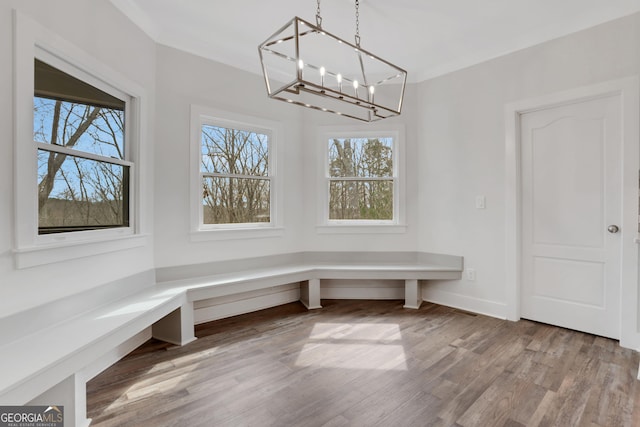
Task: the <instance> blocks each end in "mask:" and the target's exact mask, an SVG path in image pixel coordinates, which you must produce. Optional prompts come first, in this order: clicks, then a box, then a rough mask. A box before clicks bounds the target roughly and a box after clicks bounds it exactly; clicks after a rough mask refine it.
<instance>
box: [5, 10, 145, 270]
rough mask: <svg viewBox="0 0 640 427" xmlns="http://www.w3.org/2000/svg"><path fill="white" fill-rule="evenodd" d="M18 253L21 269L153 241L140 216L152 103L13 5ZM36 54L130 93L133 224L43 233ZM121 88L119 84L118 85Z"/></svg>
mask: <svg viewBox="0 0 640 427" xmlns="http://www.w3.org/2000/svg"><path fill="white" fill-rule="evenodd" d="M14 28H15V38H14V43H15V46H14V67H15V68H14V200H15V212H14V224H15V227H14V229H15V235H14V250H13V252H14V256H15V265H16V268H27V267H32V266H37V265H42V264H49V263H53V262H60V261H67V260H71V259H77V258H82V257H86V256H92V255H98V254H102V253H107V252H113V251H120V250H125V249H129V248H133V247H139V246H144V245H146V244H147V243H148V237H147V235H146V230H144V227H143V224H142V221H141V218H142V217H143V215H142V214H143V212H142V207H143V206H144V204H143V203H142V202H141V200H140V198H141V197H142V196H143V195H144V194H146V193H147V192H145V191H144V188H143V187H142V185H141V180H140V176H141V168H140V164H141V161H140V159H141V156H140V153H141V152H142V151H143V143H144V141H146V135H145V130H146V128H147V126H146V117H147V111H148V106H147V105H146V104H147V96H146V93H145V91H144V89H143V88H142V87H140V86H139V85H137V84H135V83H133V82H131V81H130V80H129V79H128V78H126V77H125V76H123V75H122V74H120V73H118V72H117V71H114V70H112V69H110V68H109V67H107V66H105V65H104V64H102V63H101V62H99V61H98V60H97V59H95V58H94V57H92V56H90V55H88V54H87V53H86V52H84V51H83V50H82V49H80V48H78V47H77V46H75V45H74V44H72V43H70V42H69V41H67V40H66V39H64V38H62V37H60V36H59V35H57V34H55V33H54V32H52V31H50V30H48V29H47V28H45V27H43V26H41V25H40V24H39V23H37V22H36V21H34V20H33V19H31V18H29V17H28V16H26V15H24V14H22V13H20V12H18V11H15V10H14ZM34 58H39V59H43V60H45V62H48V63H50V64H51V65H53V66H55V67H56V68H59V69H61V70H62V71H65V72H67V73H69V74H71V75H74V74H77V73H78V71H79V72H80V73H81V74H83V75H82V77H81V79H82V80H84V81H86V82H87V83H89V84H92V85H94V86H96V87H98V88H100V89H103V90H105V89H106V91H107V92H112V93H113V92H114V91H115V92H116V93H117V92H121V93H124V94H126V95H127V98H128V100H127V113H126V114H127V117H126V121H127V137H126V141H127V144H126V146H125V149H126V150H128V152H127V158H128V159H131V160H133V162H134V165H133V166H131V171H130V179H131V182H130V198H131V199H130V203H129V205H130V209H131V211H130V216H129V221H130V222H129V223H130V226H129V227H122V228H113V229H106V230H88V231H75V232H69V233H59V234H51V235H38V205H37V203H38V202H37V162H36V158H37V156H36V154H37V143H35V142H34V140H33V96H34V79H33V75H34ZM116 88H117V89H116Z"/></svg>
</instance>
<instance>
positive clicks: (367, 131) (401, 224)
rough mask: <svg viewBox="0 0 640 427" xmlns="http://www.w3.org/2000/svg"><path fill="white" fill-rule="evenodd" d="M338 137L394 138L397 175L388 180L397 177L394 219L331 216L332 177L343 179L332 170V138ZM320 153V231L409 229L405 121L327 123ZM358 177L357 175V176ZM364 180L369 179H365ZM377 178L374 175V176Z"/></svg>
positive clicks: (320, 137)
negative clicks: (342, 124) (403, 122)
mask: <svg viewBox="0 0 640 427" xmlns="http://www.w3.org/2000/svg"><path fill="white" fill-rule="evenodd" d="M334 138H338V139H346V138H351V139H355V138H358V139H371V138H392V156H393V157H392V159H393V175H392V176H390V177H389V178H386V177H385V178H384V180H387V179H392V180H393V219H391V220H369V219H330V218H329V214H330V212H329V204H330V200H329V198H330V192H329V187H330V184H331V181H336V180H338V181H340V180H341V179H340V178H339V177H331V176H330V171H329V166H330V165H329V163H330V162H329V141H331V140H332V139H334ZM317 146H318V150H317V156H318V158H319V159H320V161H319V162H318V166H317V167H318V168H319V173H318V176H319V177H320V179H319V180H318V186H317V193H318V195H319V198H320V199H319V200H318V206H319V209H318V215H319V216H318V219H317V226H316V230H317V232H318V233H404V232H405V231H406V219H405V218H406V213H405V205H406V202H405V182H404V176H405V160H404V126H402V125H391V126H388V125H387V126H385V125H369V126H339V127H337V126H324V127H320V128H319V131H318V144H317ZM355 178H357V177H355ZM363 181H369V180H368V179H366V178H365V179H363ZM371 181H373V179H371Z"/></svg>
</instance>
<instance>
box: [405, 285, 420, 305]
mask: <svg viewBox="0 0 640 427" xmlns="http://www.w3.org/2000/svg"><path fill="white" fill-rule="evenodd" d="M420 304H422V292H421V288H420V284H419V283H418V281H417V280H416V279H407V280H405V281H404V308H414V309H418V308H420Z"/></svg>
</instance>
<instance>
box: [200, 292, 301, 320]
mask: <svg viewBox="0 0 640 427" xmlns="http://www.w3.org/2000/svg"><path fill="white" fill-rule="evenodd" d="M299 300H300V285H299V284H298V283H295V284H291V285H284V286H277V287H274V288H269V289H263V290H260V291H255V292H245V293H243V294H238V295H230V296H226V297H220V298H212V299H209V300H206V301H198V302H197V304H196V305H195V306H194V308H195V313H194V320H195V324H196V325H199V324H201V323H206V322H211V321H213V320H218V319H224V318H225V317H231V316H237V315H239V314H245V313H250V312H252V311H258V310H263V309H265V308H270V307H276V306H278V305H283V304H288V303H290V302H295V301H299Z"/></svg>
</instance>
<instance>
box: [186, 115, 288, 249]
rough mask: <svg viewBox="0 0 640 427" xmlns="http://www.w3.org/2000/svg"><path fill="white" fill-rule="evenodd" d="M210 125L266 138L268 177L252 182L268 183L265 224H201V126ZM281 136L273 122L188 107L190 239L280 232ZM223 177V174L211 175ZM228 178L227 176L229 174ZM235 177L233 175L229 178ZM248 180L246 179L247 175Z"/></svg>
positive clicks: (234, 237)
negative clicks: (189, 113) (279, 146)
mask: <svg viewBox="0 0 640 427" xmlns="http://www.w3.org/2000/svg"><path fill="white" fill-rule="evenodd" d="M203 126H214V127H221V128H226V129H236V130H240V131H247V132H255V133H259V134H263V135H267V136H268V139H269V140H268V156H269V159H268V165H267V167H268V175H267V177H266V178H264V177H256V179H267V180H269V198H270V200H269V206H270V221H269V222H247V223H224V224H205V223H204V218H203V217H204V209H203V208H202V180H203V179H204V175H208V174H206V173H203V172H202V171H201V165H200V161H201V153H202V151H201V150H202V127H203ZM280 134H282V131H281V125H280V124H279V123H277V122H274V121H271V120H266V119H261V118H257V117H252V116H246V115H242V114H236V113H231V112H228V111H221V110H217V109H213V108H208V107H205V106H200V105H192V106H191V137H190V140H191V150H190V151H191V154H190V158H191V168H190V169H191V174H190V175H191V191H190V194H191V203H190V204H191V240H193V241H202V240H219V239H220V240H226V239H237V238H253V237H272V236H278V235H281V234H282V233H283V227H282V222H281V216H280V212H281V211H282V209H281V205H282V192H281V191H280V180H279V179H278V173H277V171H278V163H279V162H278V149H277V147H278V136H279V135H280ZM215 175H216V176H224V175H225V174H215ZM230 176H231V175H230ZM233 176H234V177H236V175H233ZM248 177H250V176H248Z"/></svg>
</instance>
